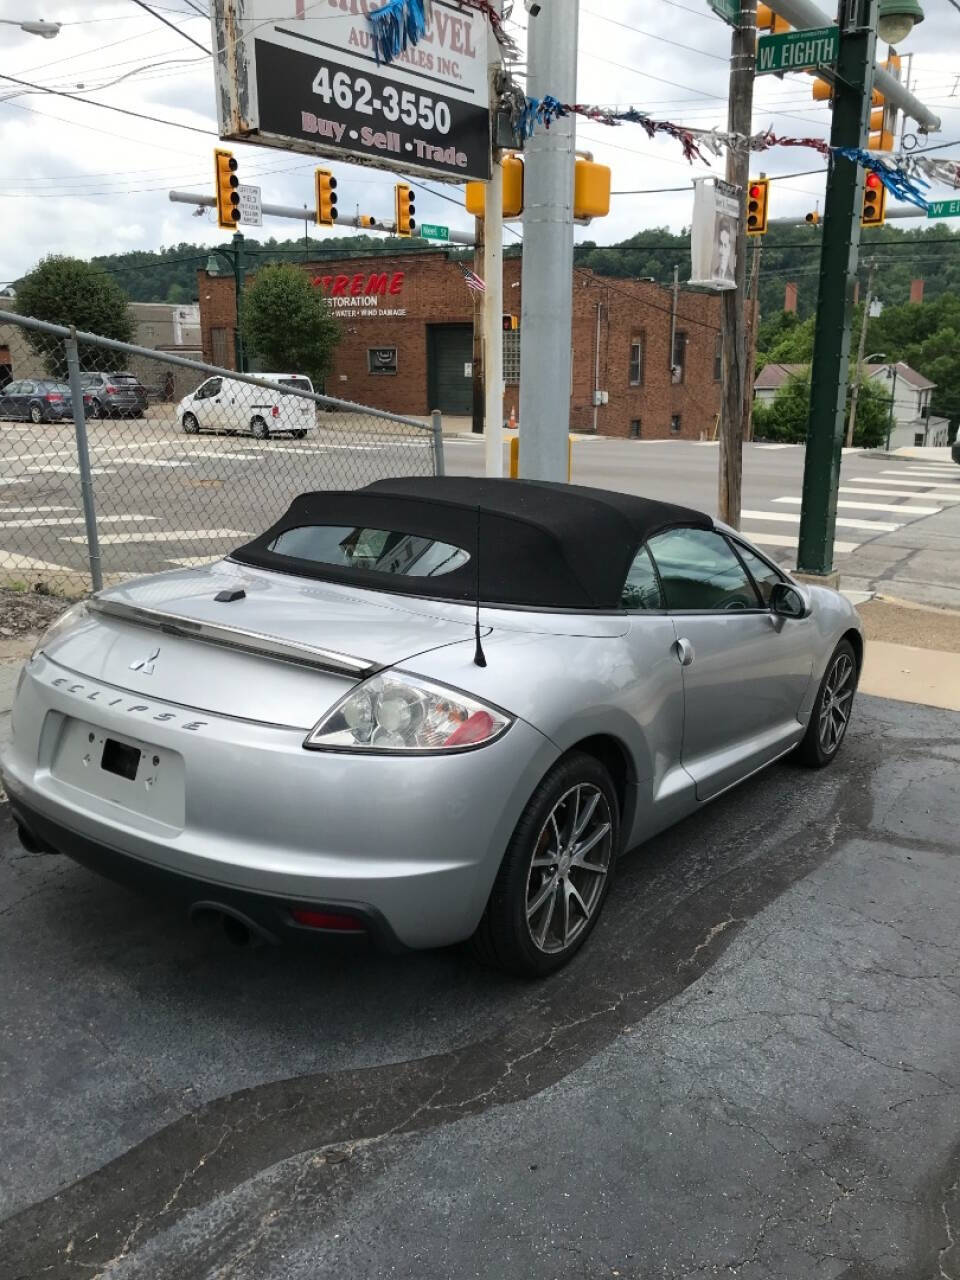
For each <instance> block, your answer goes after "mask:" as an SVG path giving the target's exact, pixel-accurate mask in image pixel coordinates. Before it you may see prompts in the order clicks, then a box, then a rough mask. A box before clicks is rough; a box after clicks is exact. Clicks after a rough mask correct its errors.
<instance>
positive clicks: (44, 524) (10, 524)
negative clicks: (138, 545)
mask: <svg viewBox="0 0 960 1280" xmlns="http://www.w3.org/2000/svg"><path fill="white" fill-rule="evenodd" d="M159 519H160V517H159V516H138V515H133V516H99V515H98V516H97V524H98V525H101V524H129V523H130V522H131V521H133V520H159ZM83 523H84V519H83V516H39V517H38V518H37V519H35V520H9V521H8V520H5V521H4V522H3V524H0V531H2V530H3V529H42V528H51V527H56V526H59V525H67V524H83Z"/></svg>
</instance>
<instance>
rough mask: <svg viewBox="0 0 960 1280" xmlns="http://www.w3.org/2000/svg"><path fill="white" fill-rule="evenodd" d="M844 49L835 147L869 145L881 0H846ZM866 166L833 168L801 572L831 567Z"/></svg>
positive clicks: (825, 572)
mask: <svg viewBox="0 0 960 1280" xmlns="http://www.w3.org/2000/svg"><path fill="white" fill-rule="evenodd" d="M839 18H840V22H839V25H840V50H839V54H838V58H837V78H836V82H835V84H834V86H833V93H834V98H833V125H832V128H831V130H830V145H831V146H832V147H861V148H862V147H865V146H866V145H867V134H868V131H869V124H870V105H871V95H872V92H873V67H874V61H875V54H876V44H877V0H841V4H840V15H839ZM863 182H864V176H863V168H862V167H861V166H860V165H859V164H855V163H854V162H852V161H850V160H845V159H843V158H842V157H837V156H834V158H833V160H832V161H831V164H830V168H829V170H828V174H827V193H826V200H825V202H824V218H823V241H822V248H821V252H820V282H819V289H818V294H817V327H816V332H815V334H814V341H813V365H812V368H811V371H810V382H811V392H810V421H809V426H808V427H807V450H806V457H805V460H804V468H803V501H802V506H801V508H800V542H799V548H798V552H797V569H798V570H799V572H801V573H804V574H809V575H811V576H813V577H817V578H826V577H829V576H830V575H831V573H832V571H833V542H834V536H835V534H836V527H837V496H838V489H839V484H840V462H841V450H842V446H843V418H844V409H845V407H846V399H847V378H848V375H849V365H850V321H851V316H852V313H853V295H854V289H855V287H856V281H857V261H858V256H859V251H860V215H861V212H862V206H863Z"/></svg>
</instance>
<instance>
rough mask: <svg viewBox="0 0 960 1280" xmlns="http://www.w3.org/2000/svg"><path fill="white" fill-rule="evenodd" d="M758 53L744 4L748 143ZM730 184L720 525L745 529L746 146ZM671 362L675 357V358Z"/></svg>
mask: <svg viewBox="0 0 960 1280" xmlns="http://www.w3.org/2000/svg"><path fill="white" fill-rule="evenodd" d="M756 50H757V0H740V24H739V26H737V27H735V28H734V30H733V35H732V38H731V41H730V103H729V107H728V109H727V129H728V131H729V132H730V133H732V134H737V135H739V136H740V137H741V138H749V137H750V133H751V128H752V121H753V80H754V67H755V63H756ZM726 178H727V182H729V183H731V184H732V185H733V186H735V187H739V188H740V222H739V229H738V231H737V244H736V255H737V257H736V267H735V276H734V278H735V281H736V288H735V289H729V290H727V291H726V292H725V293H724V295H723V298H722V300H721V307H722V321H723V410H722V414H721V426H720V483H719V494H718V510H719V512H720V519H721V520H724V521H726V523H727V524H729V525H732V527H733V528H734V529H738V528H739V527H740V507H741V492H742V487H743V435H744V420H743V404H744V387H745V386H746V383H747V344H746V332H745V323H746V299H745V297H744V293H745V289H744V286H745V285H746V281H747V184H748V182H749V180H750V151H749V149H748V147H747V146H746V145H745V144H736V145H732V146H730V147H729V148H728V149H727V171H726ZM671 358H672V357H671Z"/></svg>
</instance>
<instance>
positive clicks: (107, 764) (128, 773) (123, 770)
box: [100, 738, 140, 782]
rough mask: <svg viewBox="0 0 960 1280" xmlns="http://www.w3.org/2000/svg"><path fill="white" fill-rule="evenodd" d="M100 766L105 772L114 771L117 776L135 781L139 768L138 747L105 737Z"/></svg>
mask: <svg viewBox="0 0 960 1280" xmlns="http://www.w3.org/2000/svg"><path fill="white" fill-rule="evenodd" d="M100 767H101V769H105V770H106V771H107V773H115V774H116V775H117V777H118V778H128V779H129V780H130V781H131V782H135V781H136V777H137V770H138V769H139V768H140V749H139V747H131V746H128V745H127V743H125V742H117V740H116V738H107V740H106V742H104V744H103V755H102V756H101V757H100Z"/></svg>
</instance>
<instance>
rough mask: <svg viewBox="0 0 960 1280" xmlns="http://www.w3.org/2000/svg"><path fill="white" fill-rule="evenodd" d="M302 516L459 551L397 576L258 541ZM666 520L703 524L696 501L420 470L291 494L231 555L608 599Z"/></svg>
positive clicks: (526, 596) (396, 586)
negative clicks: (455, 564) (423, 570)
mask: <svg viewBox="0 0 960 1280" xmlns="http://www.w3.org/2000/svg"><path fill="white" fill-rule="evenodd" d="M310 524H333V525H347V526H354V525H360V526H364V527H366V528H371V529H388V530H393V531H396V532H402V533H408V534H416V535H418V536H421V537H428V538H434V539H436V540H438V541H441V542H447V543H450V544H452V545H453V546H457V547H462V548H463V549H464V550H466V551H468V552H469V553H470V561H469V562H468V563H466V564H464V565H463V566H462V567H461V568H459V569H455V570H454V571H453V572H452V573H446V574H443V575H441V576H438V577H432V578H416V577H404V576H402V575H399V574H392V573H381V572H377V571H372V570H368V569H359V568H346V567H340V566H336V565H328V564H319V563H317V562H315V561H312V560H301V559H296V558H293V557H291V556H284V555H277V553H276V552H273V551H271V550H270V549H269V548H270V544H271V543H272V542H273V541H274V539H276V538H277V537H278V536H279V535H280V534H281V533H283V532H285V531H286V530H288V529H297V528H301V527H302V526H304V525H310ZM676 525H688V526H692V527H693V528H697V529H712V528H713V521H712V520H711V519H710V517H709V516H706V515H704V514H703V513H702V512H700V511H693V510H691V509H690V508H688V507H679V506H674V505H673V504H672V503H667V502H655V501H653V500H652V499H649V498H637V497H634V496H633V495H631V494H624V493H613V492H610V491H609V490H606V489H589V488H585V487H582V486H578V485H566V484H548V483H546V482H541V481H533V480H485V479H473V478H468V477H460V476H429V477H411V478H400V479H396V480H379V481H377V482H376V483H375V484H371V485H368V486H367V488H365V489H354V490H347V491H343V490H322V491H319V492H316V493H304V494H301V495H300V496H299V497H298V498H295V499H294V500H293V502H292V503H291V504H290V508H289V510H288V511H286V512H285V513H284V515H283V516H281V518H280V519H279V520H278V521H277V522H276V524H274V525H273V526H272V527H271V528H270V529H268V530H267V531H266V532H265V533H263V534H261V535H260V537H258V538H255V539H254V540H253V541H252V542H249V543H247V544H246V545H245V546H243V547H240V548H239V549H238V550H237V551H234V552H233V553H232V554H233V558H234V559H235V560H239V561H240V562H241V563H243V564H251V565H255V566H257V567H259V568H263V569H274V570H280V571H282V572H285V573H291V572H292V573H296V574H298V575H301V576H303V577H309V578H320V579H323V580H324V581H332V582H343V583H349V584H350V585H353V586H363V587H368V588H376V589H379V590H383V591H392V592H396V593H399V594H407V595H418V596H429V597H432V598H441V599H445V600H472V599H473V598H474V596H475V594H476V591H477V565H476V555H477V544H478V537H479V561H480V567H479V587H480V598H481V600H483V601H484V602H486V603H489V604H502V605H521V606H528V607H534V608H537V607H539V608H546V609H616V608H619V606H620V593H621V591H622V589H623V584H624V581H625V580H626V576H627V571H628V569H629V568H630V564H631V562H632V560H633V557H634V556H635V555H636V552H637V549H638V548H639V547H640V546H641V545H642V544H643V543H644V542H645V541H646V540H647V539H648V538H650V537H652V536H653V535H654V534H655V533H659V532H661V531H662V530H664V529H669V528H673V527H675V526H676Z"/></svg>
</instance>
